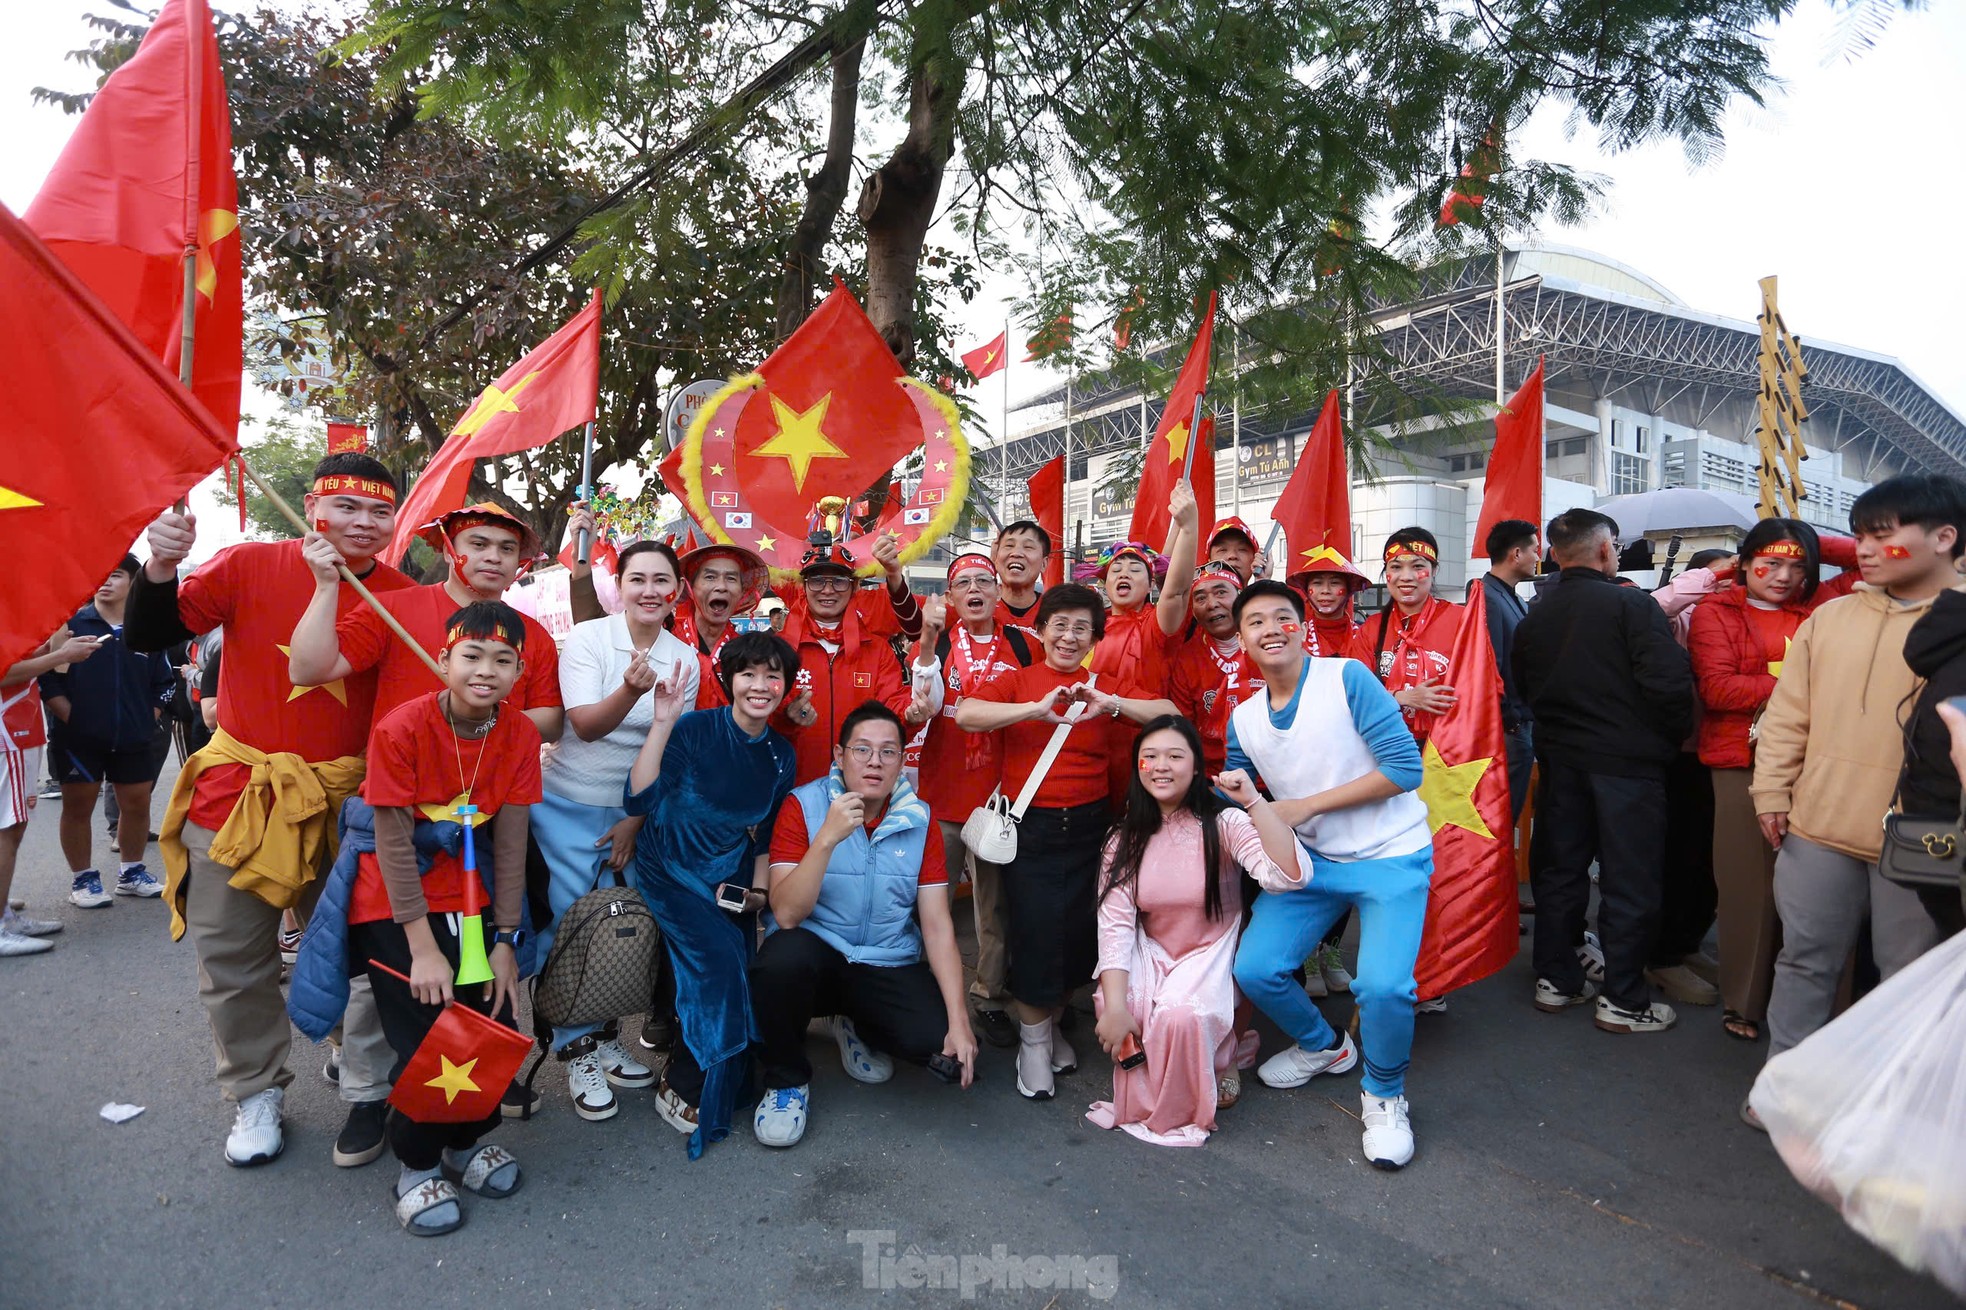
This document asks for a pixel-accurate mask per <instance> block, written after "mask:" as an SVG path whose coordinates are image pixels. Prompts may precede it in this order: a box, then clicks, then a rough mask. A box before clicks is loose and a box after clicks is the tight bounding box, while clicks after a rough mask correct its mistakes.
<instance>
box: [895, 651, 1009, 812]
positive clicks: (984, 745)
mask: <svg viewBox="0 0 1966 1310" xmlns="http://www.w3.org/2000/svg"><path fill="white" fill-rule="evenodd" d="M1025 650H1026V652H1027V653H1028V654H1030V655H1031V656H1032V658H1034V659H1035V658H1038V657H1039V656H1038V651H1037V650H1036V649H1035V648H1034V647H1032V646H1030V645H1027V646H1026V647H1025ZM1023 667H1024V666H1023V664H1022V663H1021V662H1020V661H1019V660H1018V658H1017V653H1016V651H1015V650H1014V649H1013V648H1012V647H1011V644H1010V638H1008V637H1006V636H1005V635H1004V629H1003V628H1001V627H999V628H998V629H997V630H996V632H995V633H994V634H993V635H992V636H991V638H990V639H989V640H986V641H977V640H975V639H973V638H971V637H970V636H969V634H968V632H967V631H966V630H958V631H957V632H956V633H954V634H953V635H952V636H951V637H950V640H949V657H948V659H946V660H945V661H943V665H942V712H941V713H940V714H938V715H936V716H935V717H934V718H933V719H930V720H929V721H928V729H927V734H926V736H925V737H924V738H923V741H922V748H921V759H920V761H919V764H918V766H917V769H916V777H917V779H918V781H917V782H916V783H915V791H916V793H917V794H918V795H920V796H921V798H922V800H924V801H926V802H927V803H928V808H929V811H930V812H931V813H933V814H934V815H935V817H936V818H937V819H939V820H943V821H945V822H948V823H962V822H965V821H966V820H967V819H968V818H969V815H970V811H972V810H974V809H975V808H976V807H977V806H979V805H981V804H982V803H983V802H984V801H987V800H989V799H990V792H991V791H992V790H993V789H994V788H995V787H996V785H997V777H998V774H999V772H1000V771H1001V769H1002V765H1003V761H1002V759H1001V758H1000V757H999V752H1000V749H1001V745H1000V743H999V742H998V740H997V734H996V733H994V732H964V731H963V730H962V729H961V728H958V727H957V726H956V706H957V705H958V704H960V703H961V701H962V698H963V697H965V696H973V695H975V694H976V689H977V688H979V687H981V686H983V685H985V684H986V683H991V682H995V681H996V680H997V679H998V678H1001V677H1003V676H1004V675H1005V674H1008V673H1015V672H1016V671H1017V670H1018V669H1021V668H1023ZM911 671H912V666H911Z"/></svg>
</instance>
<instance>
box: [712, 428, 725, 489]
mask: <svg viewBox="0 0 1966 1310" xmlns="http://www.w3.org/2000/svg"><path fill="white" fill-rule="evenodd" d="M717 435H718V436H720V437H721V436H722V435H724V434H723V433H721V432H719V433H718V434H717ZM723 475H724V466H723V465H721V464H712V465H711V466H710V476H711V477H713V478H720V477H722V476H723Z"/></svg>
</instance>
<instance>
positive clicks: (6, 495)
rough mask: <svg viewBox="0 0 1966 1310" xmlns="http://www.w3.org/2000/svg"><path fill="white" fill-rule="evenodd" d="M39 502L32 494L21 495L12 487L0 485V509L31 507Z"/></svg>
mask: <svg viewBox="0 0 1966 1310" xmlns="http://www.w3.org/2000/svg"><path fill="white" fill-rule="evenodd" d="M40 503H41V502H40V501H38V500H36V499H34V497H32V496H23V495H21V493H20V492H18V491H15V490H14V489H13V488H12V487H0V509H33V508H34V507H36V506H37V505H39V504H40Z"/></svg>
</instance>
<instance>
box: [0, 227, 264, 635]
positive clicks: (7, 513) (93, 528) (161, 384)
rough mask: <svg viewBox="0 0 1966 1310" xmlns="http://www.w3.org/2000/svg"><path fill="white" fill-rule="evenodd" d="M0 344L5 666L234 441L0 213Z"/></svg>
mask: <svg viewBox="0 0 1966 1310" xmlns="http://www.w3.org/2000/svg"><path fill="white" fill-rule="evenodd" d="M0 343H4V346H5V348H4V349H0V394H4V395H5V396H6V397H7V454H6V460H5V464H4V467H0V552H5V555H6V558H8V559H11V560H14V561H16V562H17V563H19V564H21V567H18V568H16V569H15V570H14V571H13V575H12V576H11V577H10V578H9V579H8V581H7V585H6V586H5V587H0V668H5V667H7V666H8V665H10V664H12V663H14V662H15V661H17V660H20V659H22V658H24V657H25V656H27V655H28V654H29V653H31V652H32V651H33V650H34V648H35V647H36V646H39V645H40V644H41V643H42V642H43V641H45V640H46V639H47V637H48V634H49V633H51V632H53V631H54V630H55V629H56V628H58V627H60V626H61V625H62V624H63V623H64V622H66V621H67V620H68V618H69V616H71V615H72V614H74V613H75V610H76V608H77V607H78V606H80V605H81V604H82V603H83V602H85V601H86V600H88V598H89V595H90V593H92V592H94V591H95V589H96V588H97V587H98V586H99V585H101V583H102V580H103V579H104V578H105V577H107V576H108V575H109V571H110V570H111V569H113V568H114V567H115V566H116V562H117V561H118V560H120V559H121V558H122V557H123V553H124V552H125V551H126V550H128V549H129V543H130V542H131V541H133V540H135V539H136V537H137V536H138V534H140V533H141V532H142V531H143V528H144V525H145V524H146V523H148V522H149V521H150V520H151V519H153V518H155V517H156V516H157V513H158V511H159V510H161V509H163V508H164V507H165V506H166V505H169V504H170V503H171V502H172V501H174V500H176V499H177V498H178V497H180V496H182V495H184V494H185V493H186V492H187V491H189V490H190V489H191V488H193V487H195V486H197V485H198V484H199V483H200V482H202V481H204V479H205V478H206V477H207V476H208V475H209V474H210V473H211V472H212V470H214V469H216V468H217V467H218V466H219V465H221V464H223V463H224V462H225V461H226V459H227V458H229V457H230V456H232V455H233V454H235V453H236V452H237V451H238V448H239V447H238V442H237V440H236V438H235V437H234V435H233V433H232V430H231V429H230V428H227V427H225V426H224V425H223V424H221V423H219V422H217V421H216V420H215V419H213V417H212V416H211V415H210V414H208V413H207V412H206V411H205V409H204V407H203V406H202V405H200V404H199V403H198V402H197V401H196V400H195V399H194V398H193V397H192V396H191V394H190V393H189V392H187V391H186V390H185V389H184V388H183V387H182V386H180V385H179V384H178V381H177V378H176V376H175V375H173V374H171V373H168V372H166V371H165V370H164V367H163V365H162V364H160V363H159V362H158V360H157V356H156V354H155V353H154V352H153V351H152V350H151V349H150V346H149V344H148V343H147V342H143V341H139V340H138V339H137V338H136V336H135V335H134V334H133V333H132V332H131V331H130V330H129V329H128V328H127V327H125V326H124V325H123V324H122V323H121V322H120V321H119V320H118V318H117V316H116V315H115V314H113V313H112V312H111V311H110V310H109V308H108V306H106V305H104V304H103V303H102V301H101V300H100V299H98V298H97V297H96V296H95V295H94V294H93V293H91V292H90V291H89V290H88V289H87V288H86V287H84V286H83V285H82V284H81V282H79V281H78V280H77V279H76V278H75V276H74V275H73V274H72V273H71V272H70V271H69V270H68V269H67V268H65V267H64V266H63V265H62V263H61V262H60V261H59V260H58V259H56V257H55V256H54V254H53V253H52V252H51V251H49V249H48V248H47V247H46V246H45V245H43V244H42V243H41V242H40V241H39V240H37V239H36V237H35V235H34V233H32V232H30V231H29V230H28V229H27V227H26V226H25V224H23V223H22V222H21V220H19V219H17V218H15V217H14V216H13V214H11V213H9V212H8V211H7V210H6V209H5V208H0ZM109 470H113V475H111V476H105V473H106V472H107V471H109Z"/></svg>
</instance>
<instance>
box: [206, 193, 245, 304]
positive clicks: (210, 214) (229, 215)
mask: <svg viewBox="0 0 1966 1310" xmlns="http://www.w3.org/2000/svg"><path fill="white" fill-rule="evenodd" d="M238 230H239V216H238V215H237V214H235V213H233V212H232V211H231V210H229V209H208V210H206V211H205V216H204V218H202V219H200V220H199V223H198V259H197V263H196V267H197V283H198V294H199V295H201V296H203V297H204V298H205V299H207V300H210V299H212V298H213V296H214V295H216V294H217V292H218V263H217V261H215V260H214V259H213V258H212V247H213V246H215V245H217V244H218V243H219V242H221V241H223V240H225V239H226V238H227V237H229V236H231V235H232V234H233V233H234V232H237V231H238Z"/></svg>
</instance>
